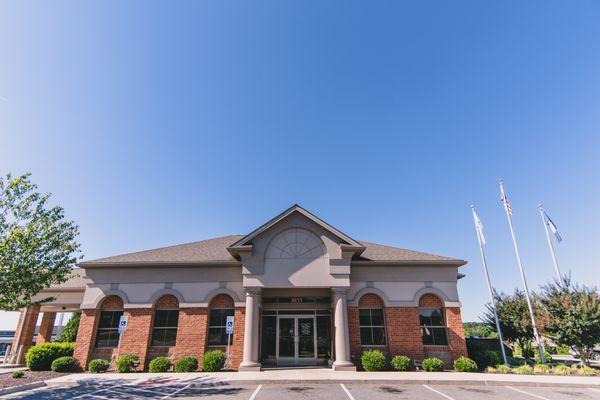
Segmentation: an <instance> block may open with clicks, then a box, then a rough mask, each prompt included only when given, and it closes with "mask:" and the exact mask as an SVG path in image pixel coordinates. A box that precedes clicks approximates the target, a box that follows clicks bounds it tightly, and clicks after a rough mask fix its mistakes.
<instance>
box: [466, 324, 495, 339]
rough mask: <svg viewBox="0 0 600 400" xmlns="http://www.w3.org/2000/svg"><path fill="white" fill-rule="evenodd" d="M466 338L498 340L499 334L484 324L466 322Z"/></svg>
mask: <svg viewBox="0 0 600 400" xmlns="http://www.w3.org/2000/svg"><path fill="white" fill-rule="evenodd" d="M463 328H464V330H465V337H480V338H496V337H498V334H497V333H496V332H494V331H493V330H492V328H490V326H489V325H488V324H486V323H484V322H464V323H463Z"/></svg>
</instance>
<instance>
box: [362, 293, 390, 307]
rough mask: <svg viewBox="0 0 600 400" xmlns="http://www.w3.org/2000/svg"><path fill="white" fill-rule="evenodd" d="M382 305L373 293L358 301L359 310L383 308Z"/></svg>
mask: <svg viewBox="0 0 600 400" xmlns="http://www.w3.org/2000/svg"><path fill="white" fill-rule="evenodd" d="M384 304H385V303H384V302H383V300H382V299H381V297H379V296H377V295H376V294H374V293H366V294H364V295H362V296H361V298H360V299H359V300H358V307H359V308H384V306H385V305H384Z"/></svg>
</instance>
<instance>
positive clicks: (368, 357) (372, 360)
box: [360, 350, 385, 371]
mask: <svg viewBox="0 0 600 400" xmlns="http://www.w3.org/2000/svg"><path fill="white" fill-rule="evenodd" d="M360 362H361V364H362V366H363V369H364V370H365V371H383V370H384V369H385V356H384V355H383V353H382V352H380V351H379V350H367V351H364V352H363V353H362V356H361V357H360Z"/></svg>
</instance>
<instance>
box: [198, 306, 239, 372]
mask: <svg viewBox="0 0 600 400" xmlns="http://www.w3.org/2000/svg"><path fill="white" fill-rule="evenodd" d="M234 306H235V303H234V301H233V299H232V298H231V296H229V295H226V294H219V295H217V296H215V297H214V298H213V299H212V300H211V302H210V304H209V307H210V308H235V307H234ZM209 312H210V311H209ZM245 313H246V309H245V308H244V307H237V308H235V310H234V317H235V328H234V330H233V337H232V338H231V348H230V351H231V368H233V369H237V368H238V367H239V365H240V363H241V362H242V361H243V356H244V354H243V353H244V316H245ZM204 331H205V334H208V321H207V322H206V327H205V329H204ZM205 343H206V342H205ZM211 349H215V350H222V351H226V350H227V346H219V347H211Z"/></svg>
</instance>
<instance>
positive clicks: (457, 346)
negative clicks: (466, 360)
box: [445, 307, 468, 360]
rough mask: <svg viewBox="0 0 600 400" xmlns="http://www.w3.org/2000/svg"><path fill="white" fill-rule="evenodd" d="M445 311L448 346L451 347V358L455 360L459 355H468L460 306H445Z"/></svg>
mask: <svg viewBox="0 0 600 400" xmlns="http://www.w3.org/2000/svg"><path fill="white" fill-rule="evenodd" d="M445 311H446V312H445V314H446V326H447V327H448V339H449V342H450V348H451V349H452V359H453V360H455V359H457V358H458V357H461V356H464V357H468V354H467V342H466V341H465V332H464V330H463V324H462V319H461V316H460V308H459V307H447V308H446V309H445Z"/></svg>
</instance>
